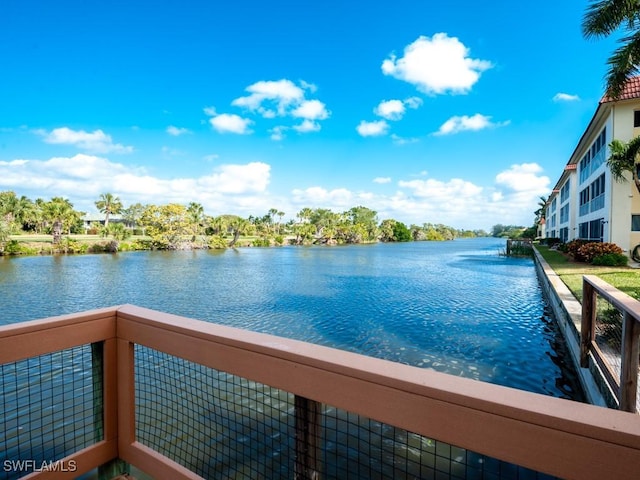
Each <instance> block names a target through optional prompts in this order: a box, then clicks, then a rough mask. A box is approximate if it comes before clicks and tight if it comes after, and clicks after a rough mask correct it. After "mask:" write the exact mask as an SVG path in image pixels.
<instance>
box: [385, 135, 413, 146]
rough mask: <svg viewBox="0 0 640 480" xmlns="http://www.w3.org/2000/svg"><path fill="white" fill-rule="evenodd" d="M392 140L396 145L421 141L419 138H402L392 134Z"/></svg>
mask: <svg viewBox="0 0 640 480" xmlns="http://www.w3.org/2000/svg"><path fill="white" fill-rule="evenodd" d="M391 140H393V143H394V144H396V145H408V144H410V143H418V142H419V141H420V139H419V138H415V137H407V138H405V137H400V136H399V135H396V134H395V133H392V134H391Z"/></svg>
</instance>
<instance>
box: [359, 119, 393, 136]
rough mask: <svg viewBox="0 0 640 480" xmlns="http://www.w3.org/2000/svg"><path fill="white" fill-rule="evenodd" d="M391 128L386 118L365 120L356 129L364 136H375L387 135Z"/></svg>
mask: <svg viewBox="0 0 640 480" xmlns="http://www.w3.org/2000/svg"><path fill="white" fill-rule="evenodd" d="M388 129H389V124H388V123H387V122H385V121H384V120H378V121H376V122H365V121H364V120H363V121H361V122H360V124H359V125H358V126H357V127H356V130H357V131H358V133H359V134H360V135H362V136H363V137H375V136H380V135H386V134H387V130H388Z"/></svg>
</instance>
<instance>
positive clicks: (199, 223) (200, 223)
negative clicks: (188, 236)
mask: <svg viewBox="0 0 640 480" xmlns="http://www.w3.org/2000/svg"><path fill="white" fill-rule="evenodd" d="M187 220H188V222H189V223H190V226H191V228H192V229H193V237H192V241H194V242H195V241H196V238H197V237H198V236H199V235H201V233H202V231H203V230H204V207H203V206H202V205H201V204H199V203H197V202H190V203H189V206H188V207H187Z"/></svg>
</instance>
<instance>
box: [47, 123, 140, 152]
mask: <svg viewBox="0 0 640 480" xmlns="http://www.w3.org/2000/svg"><path fill="white" fill-rule="evenodd" d="M36 133H37V134H39V135H41V136H42V137H44V141H45V142H46V143H50V144H57V145H73V146H75V147H77V148H79V149H80V150H84V151H86V152H90V153H130V152H132V151H133V147H130V146H128V147H126V146H124V145H121V144H119V143H113V140H112V139H111V136H110V135H107V134H106V133H104V132H103V131H102V130H94V131H93V132H85V131H84V130H72V129H70V128H68V127H61V128H54V129H53V130H51V131H50V132H47V131H46V130H36Z"/></svg>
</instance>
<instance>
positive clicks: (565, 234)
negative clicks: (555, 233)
mask: <svg viewBox="0 0 640 480" xmlns="http://www.w3.org/2000/svg"><path fill="white" fill-rule="evenodd" d="M560 240H562V241H563V242H564V243H567V242H568V241H569V228H568V227H564V228H561V229H560Z"/></svg>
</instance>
